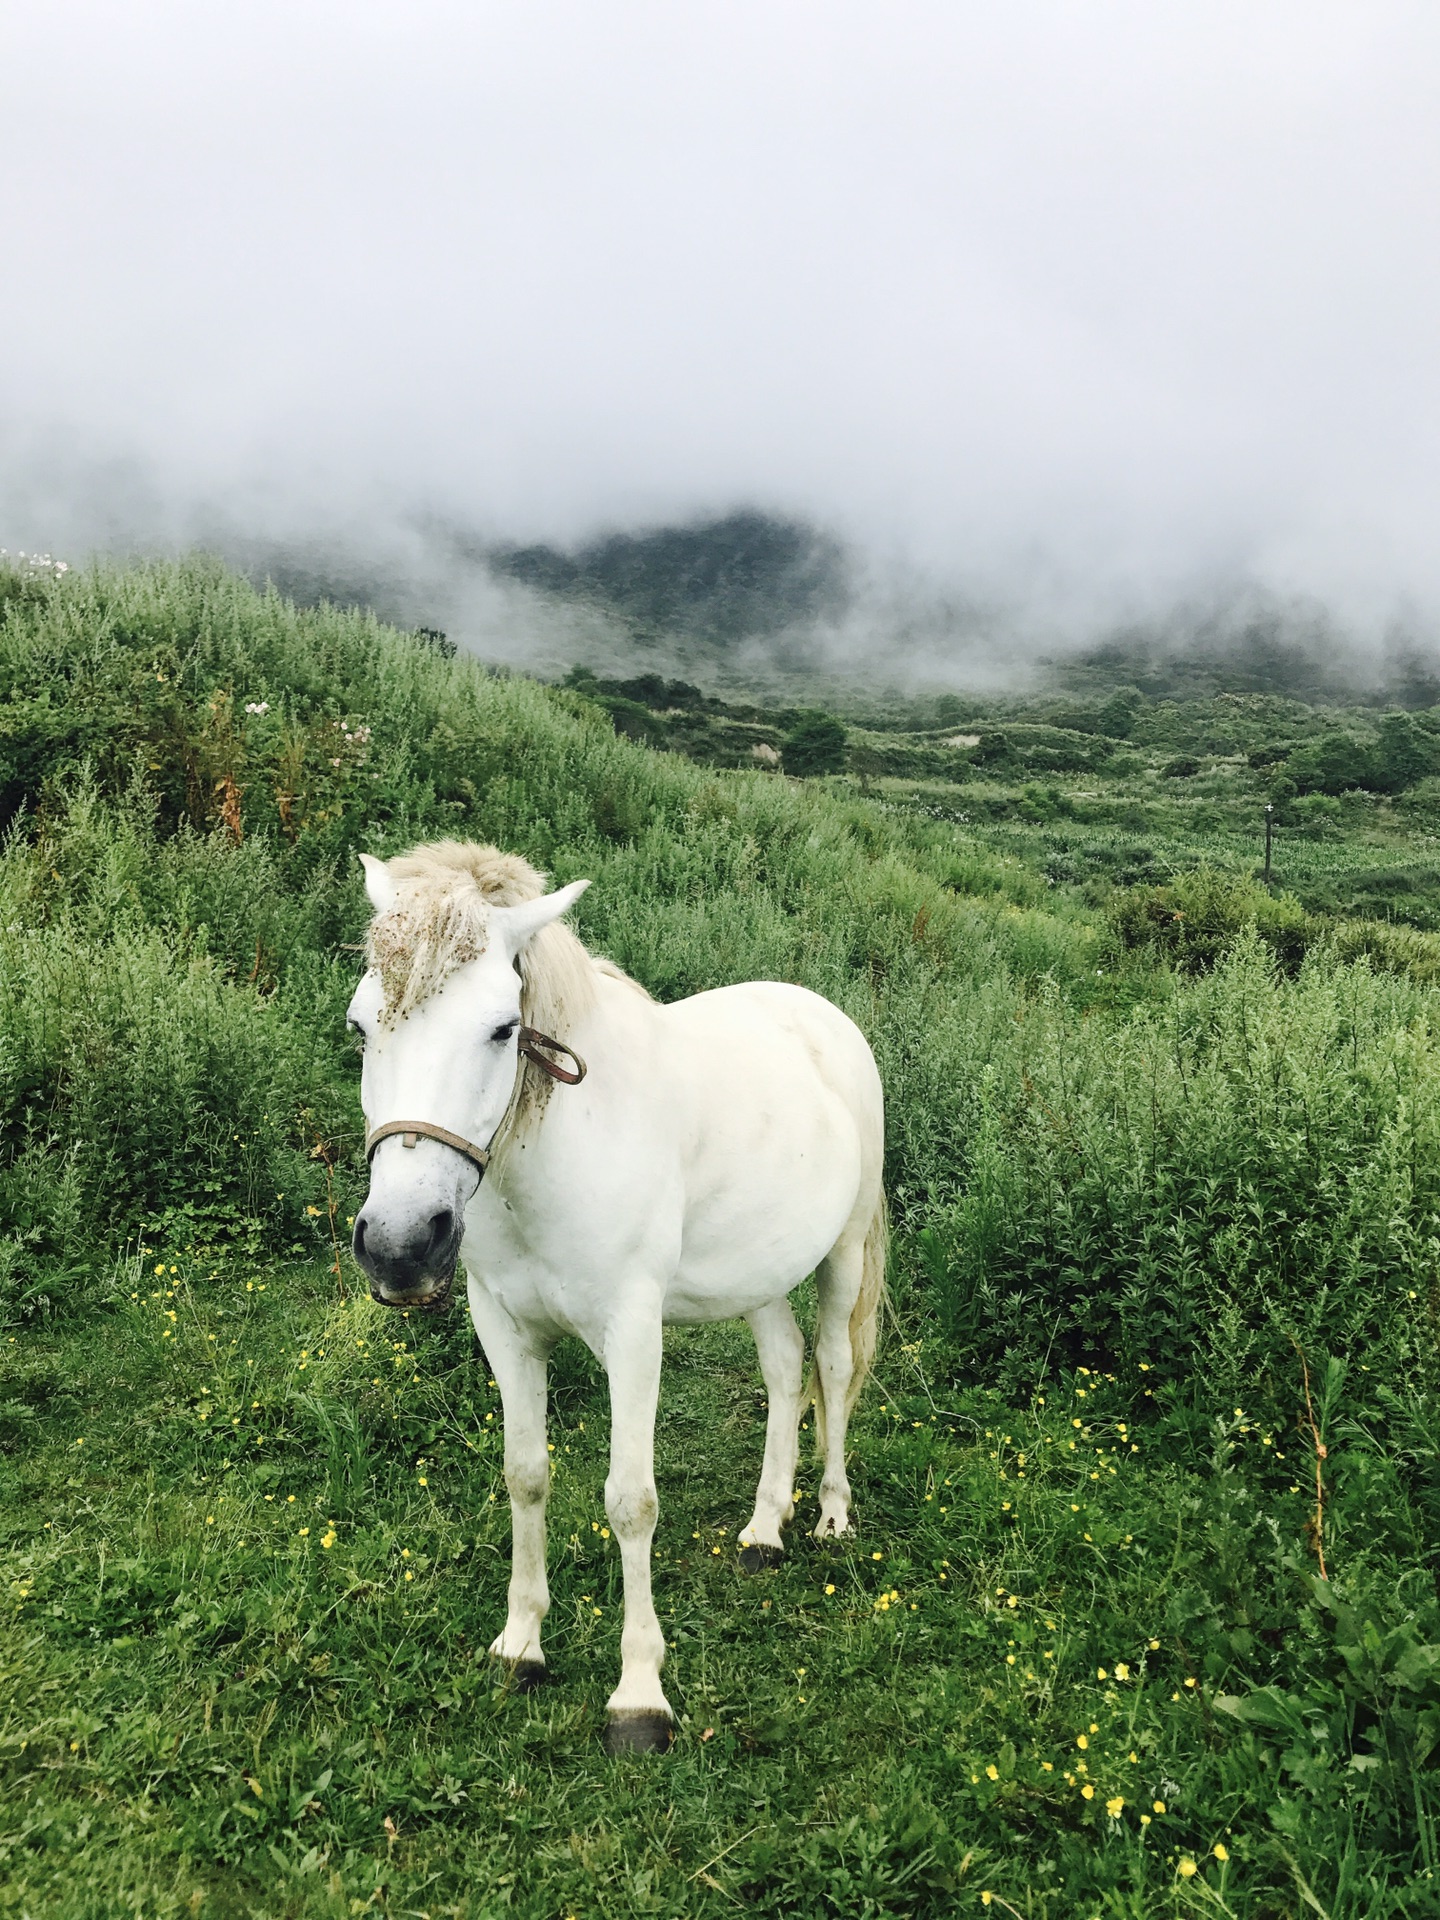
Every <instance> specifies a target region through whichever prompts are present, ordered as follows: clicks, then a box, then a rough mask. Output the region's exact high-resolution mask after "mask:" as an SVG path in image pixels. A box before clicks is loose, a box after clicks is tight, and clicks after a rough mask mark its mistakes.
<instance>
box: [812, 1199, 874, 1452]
mask: <svg viewBox="0 0 1440 1920" xmlns="http://www.w3.org/2000/svg"><path fill="white" fill-rule="evenodd" d="M889 1252H890V1210H889V1208H888V1206H887V1205H886V1203H885V1190H884V1188H883V1187H882V1188H881V1190H880V1197H879V1199H878V1200H877V1201H876V1202H875V1211H874V1213H873V1214H871V1216H870V1224H869V1226H868V1227H867V1228H866V1229H865V1244H864V1247H863V1248H862V1250H861V1255H860V1291H859V1292H858V1293H857V1294H856V1296H855V1304H854V1306H853V1307H852V1308H851V1309H850V1384H849V1386H848V1387H847V1388H846V1390H845V1405H844V1407H843V1408H842V1409H839V1411H840V1413H841V1418H842V1421H848V1420H849V1418H850V1415H851V1412H852V1411H853V1409H854V1406H855V1402H856V1401H857V1400H858V1399H859V1398H860V1389H861V1388H862V1387H863V1386H864V1385H865V1382H866V1379H867V1378H868V1377H869V1373H870V1369H871V1366H872V1365H873V1364H874V1360H875V1349H876V1346H877V1345H878V1344H879V1339H880V1316H881V1314H882V1312H883V1311H884V1307H885V1300H886V1289H885V1269H886V1264H887V1261H888V1256H889ZM810 1395H811V1398H813V1400H814V1402H815V1442H816V1445H817V1446H818V1448H819V1449H820V1451H821V1452H822V1453H823V1452H824V1450H825V1436H826V1432H827V1426H828V1421H827V1415H828V1413H829V1411H830V1410H829V1409H828V1408H827V1406H826V1404H825V1386H824V1380H823V1377H822V1374H821V1370H820V1368H819V1367H814V1368H812V1370H811V1381H810Z"/></svg>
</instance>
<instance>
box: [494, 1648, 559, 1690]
mask: <svg viewBox="0 0 1440 1920" xmlns="http://www.w3.org/2000/svg"><path fill="white" fill-rule="evenodd" d="M497 1657H498V1656H497ZM500 1665H501V1666H502V1667H503V1668H504V1669H505V1673H504V1678H503V1680H502V1682H501V1684H502V1686H505V1687H506V1688H508V1690H509V1691H510V1692H511V1693H534V1691H535V1689H536V1688H537V1687H543V1686H544V1684H545V1682H546V1681H547V1680H548V1679H549V1678H550V1669H549V1668H548V1667H547V1666H546V1665H545V1662H544V1661H543V1660H501V1661H500Z"/></svg>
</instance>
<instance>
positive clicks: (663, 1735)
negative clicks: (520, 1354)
mask: <svg viewBox="0 0 1440 1920" xmlns="http://www.w3.org/2000/svg"><path fill="white" fill-rule="evenodd" d="M661 1347H662V1335H661V1326H660V1312H659V1307H658V1304H656V1305H649V1306H647V1307H645V1308H643V1309H641V1310H640V1311H639V1312H637V1313H635V1314H632V1315H627V1316H625V1317H624V1318H623V1319H622V1321H621V1322H620V1323H619V1324H618V1325H617V1326H615V1327H613V1328H612V1329H611V1330H610V1333H609V1334H608V1336H607V1338H606V1342H605V1356H604V1358H605V1371H606V1373H607V1374H608V1375H609V1380H610V1474H609V1477H608V1479H607V1480H606V1482H605V1511H606V1513H607V1514H608V1515H609V1517H610V1526H611V1528H612V1530H613V1532H614V1534H615V1538H616V1539H617V1540H618V1541H619V1543H620V1563H621V1567H622V1569H623V1571H624V1575H625V1627H624V1631H623V1633H622V1635H621V1639H620V1661H621V1665H620V1684H619V1686H618V1687H616V1689H615V1691H614V1693H612V1694H611V1696H610V1699H609V1701H608V1702H607V1709H608V1712H609V1716H610V1718H609V1724H608V1725H607V1727H606V1731H605V1746H606V1750H607V1751H608V1752H610V1753H663V1752H664V1751H665V1750H666V1748H668V1747H669V1745H670V1742H671V1740H672V1738H673V1737H674V1726H675V1715H674V1713H673V1712H672V1711H671V1707H670V1702H669V1701H668V1700H667V1699H666V1698H665V1690H664V1688H663V1687H662V1686H661V1684H660V1668H661V1666H662V1665H663V1664H664V1660H665V1637H664V1635H663V1634H662V1633H661V1631H660V1622H659V1620H658V1619H657V1618H656V1615H655V1602H654V1599H653V1597H652V1595H651V1591H650V1543H651V1541H652V1539H653V1538H654V1534H655V1521H656V1518H657V1517H658V1515H659V1511H660V1503H659V1501H658V1499H657V1498H656V1494H655V1410H656V1407H657V1405H658V1404H659V1399H660V1355H661Z"/></svg>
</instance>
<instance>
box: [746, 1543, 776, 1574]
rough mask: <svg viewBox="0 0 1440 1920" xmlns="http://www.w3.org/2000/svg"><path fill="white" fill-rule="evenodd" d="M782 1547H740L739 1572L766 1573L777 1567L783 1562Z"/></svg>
mask: <svg viewBox="0 0 1440 1920" xmlns="http://www.w3.org/2000/svg"><path fill="white" fill-rule="evenodd" d="M784 1558H785V1549H784V1548H783V1547H742V1548H741V1549H740V1571H741V1572H742V1573H768V1572H769V1571H770V1569H771V1568H772V1567H778V1566H780V1565H781V1563H782V1562H783V1561H784Z"/></svg>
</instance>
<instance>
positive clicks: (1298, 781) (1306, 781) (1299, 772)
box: [1285, 733, 1374, 793]
mask: <svg viewBox="0 0 1440 1920" xmlns="http://www.w3.org/2000/svg"><path fill="white" fill-rule="evenodd" d="M1285 771H1286V773H1287V774H1288V775H1289V777H1290V778H1291V779H1292V780H1293V781H1294V782H1295V786H1296V788H1297V790H1298V791H1299V792H1301V793H1350V792H1352V791H1353V790H1354V789H1355V788H1357V787H1368V786H1369V785H1370V782H1371V778H1372V775H1373V771H1374V769H1373V766H1372V763H1371V756H1370V750H1369V748H1368V747H1366V746H1365V745H1363V743H1362V742H1361V741H1359V740H1357V739H1356V738H1355V736H1354V735H1353V734H1349V733H1327V734H1325V735H1323V736H1322V737H1321V738H1320V739H1319V740H1307V741H1306V742H1305V743H1304V745H1303V746H1299V747H1297V748H1296V749H1295V751H1294V753H1292V754H1291V756H1290V758H1289V759H1288V760H1287V761H1286V762H1285Z"/></svg>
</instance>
